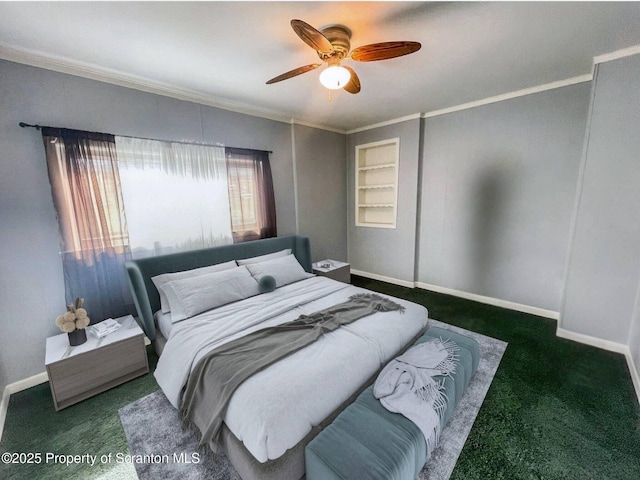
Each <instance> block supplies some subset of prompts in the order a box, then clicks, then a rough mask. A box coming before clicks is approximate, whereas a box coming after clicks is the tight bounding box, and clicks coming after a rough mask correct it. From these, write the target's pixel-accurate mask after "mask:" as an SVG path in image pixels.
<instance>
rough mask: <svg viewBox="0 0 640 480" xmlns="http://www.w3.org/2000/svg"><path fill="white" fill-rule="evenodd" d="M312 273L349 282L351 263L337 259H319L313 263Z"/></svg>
mask: <svg viewBox="0 0 640 480" xmlns="http://www.w3.org/2000/svg"><path fill="white" fill-rule="evenodd" d="M313 273H315V274H316V275H322V276H323V277H329V278H332V279H334V280H338V281H339V282H344V283H351V265H350V264H348V263H345V262H339V261H337V260H320V261H319V262H316V263H314V264H313Z"/></svg>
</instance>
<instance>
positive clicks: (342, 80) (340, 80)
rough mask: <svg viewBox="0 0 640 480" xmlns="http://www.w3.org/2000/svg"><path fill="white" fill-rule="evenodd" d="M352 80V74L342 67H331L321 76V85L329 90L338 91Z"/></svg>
mask: <svg viewBox="0 0 640 480" xmlns="http://www.w3.org/2000/svg"><path fill="white" fill-rule="evenodd" d="M349 80H351V72H349V70H347V69H346V68H344V67H341V66H340V65H331V66H329V67H327V68H325V69H324V70H323V72H322V73H321V74H320V83H321V84H322V85H323V86H324V87H326V88H328V89H329V90H338V89H340V88H344V86H345V85H346V84H347V83H349Z"/></svg>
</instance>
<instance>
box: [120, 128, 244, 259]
mask: <svg viewBox="0 0 640 480" xmlns="http://www.w3.org/2000/svg"><path fill="white" fill-rule="evenodd" d="M116 147H117V149H116V151H117V156H118V165H119V169H120V179H121V184H122V196H123V198H124V204H125V206H126V212H127V224H128V228H129V239H130V244H131V252H132V254H133V256H134V257H135V258H141V257H148V256H153V255H163V254H167V253H173V252H180V251H185V250H195V249H198V248H208V247H215V246H218V245H225V244H229V243H232V242H233V237H232V234H231V219H230V213H229V212H230V209H229V194H228V192H227V167H226V161H225V155H224V148H221V147H213V146H205V145H190V144H182V143H171V142H160V141H157V140H142V139H137V138H127V137H116Z"/></svg>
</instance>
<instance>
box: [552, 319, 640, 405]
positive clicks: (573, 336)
mask: <svg viewBox="0 0 640 480" xmlns="http://www.w3.org/2000/svg"><path fill="white" fill-rule="evenodd" d="M556 336H558V337H560V338H564V339H566V340H573V341H574V342H578V343H584V344H585V345H591V346H592V347H596V348H601V349H603V350H608V351H610V352H615V353H621V354H623V355H624V356H625V358H626V359H627V366H628V367H629V374H630V375H631V381H632V382H633V388H634V389H635V391H636V397H638V403H640V375H638V370H637V369H636V365H635V363H633V356H632V355H631V350H630V349H629V346H628V345H624V344H623V343H617V342H612V341H610V340H603V339H602V338H597V337H592V336H591V335H585V334H583V333H576V332H572V331H571V330H565V329H564V328H558V330H556Z"/></svg>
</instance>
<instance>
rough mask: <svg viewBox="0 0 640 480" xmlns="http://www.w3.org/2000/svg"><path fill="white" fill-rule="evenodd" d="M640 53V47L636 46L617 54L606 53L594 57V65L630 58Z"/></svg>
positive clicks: (616, 52) (618, 51)
mask: <svg viewBox="0 0 640 480" xmlns="http://www.w3.org/2000/svg"><path fill="white" fill-rule="evenodd" d="M639 53H640V45H634V46H632V47H627V48H623V49H620V50H616V51H615V52H611V53H605V54H604V55H598V56H597V57H593V64H594V65H597V64H599V63H605V62H610V61H611V60H617V59H619V58H624V57H630V56H631V55H637V54H639Z"/></svg>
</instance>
